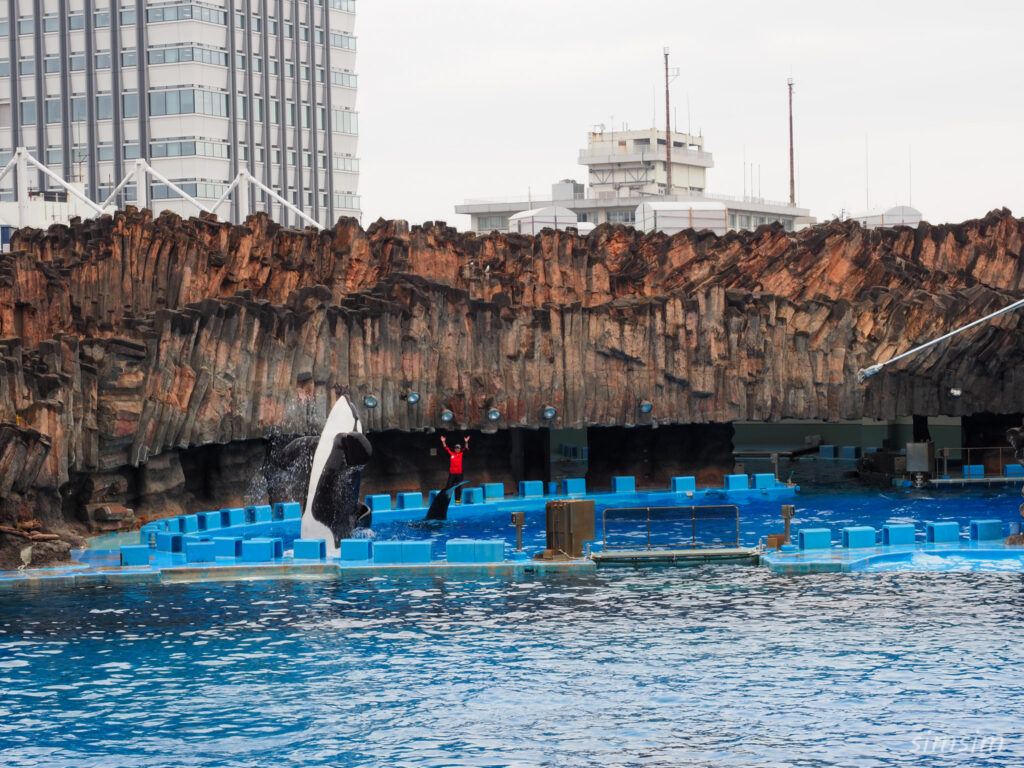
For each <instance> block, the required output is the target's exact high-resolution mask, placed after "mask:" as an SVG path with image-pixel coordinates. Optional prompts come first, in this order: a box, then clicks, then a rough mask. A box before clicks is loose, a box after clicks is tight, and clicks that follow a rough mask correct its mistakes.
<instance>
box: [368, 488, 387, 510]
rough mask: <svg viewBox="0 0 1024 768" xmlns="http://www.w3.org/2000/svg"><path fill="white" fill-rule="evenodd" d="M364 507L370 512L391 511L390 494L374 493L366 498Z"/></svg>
mask: <svg viewBox="0 0 1024 768" xmlns="http://www.w3.org/2000/svg"><path fill="white" fill-rule="evenodd" d="M366 506H368V507H369V508H370V511H371V512H386V511H387V510H389V509H391V494H389V493H375V494H373V495H372V496H367V497H366Z"/></svg>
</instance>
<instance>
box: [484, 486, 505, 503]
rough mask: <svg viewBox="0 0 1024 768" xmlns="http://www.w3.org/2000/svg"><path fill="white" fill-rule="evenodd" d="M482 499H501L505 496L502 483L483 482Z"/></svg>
mask: <svg viewBox="0 0 1024 768" xmlns="http://www.w3.org/2000/svg"><path fill="white" fill-rule="evenodd" d="M483 489H484V501H493V500H495V499H497V500H499V501H500V500H501V499H504V498H505V486H504V484H503V483H484V485H483Z"/></svg>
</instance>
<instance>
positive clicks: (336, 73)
mask: <svg viewBox="0 0 1024 768" xmlns="http://www.w3.org/2000/svg"><path fill="white" fill-rule="evenodd" d="M356 82H357V81H356V75H353V74H352V73H351V72H341V71H340V70H337V69H332V70H331V85H340V86H342V87H344V88H355V87H356Z"/></svg>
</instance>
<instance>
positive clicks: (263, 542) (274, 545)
mask: <svg viewBox="0 0 1024 768" xmlns="http://www.w3.org/2000/svg"><path fill="white" fill-rule="evenodd" d="M268 509H269V507H268ZM282 557H284V542H283V541H281V539H246V540H245V541H243V542H242V560H244V561H245V562H247V563H260V562H264V561H267V560H280V559H281V558H282Z"/></svg>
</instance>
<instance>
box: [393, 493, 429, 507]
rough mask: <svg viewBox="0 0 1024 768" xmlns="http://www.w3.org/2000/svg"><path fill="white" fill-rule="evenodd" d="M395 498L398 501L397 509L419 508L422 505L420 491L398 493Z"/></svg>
mask: <svg viewBox="0 0 1024 768" xmlns="http://www.w3.org/2000/svg"><path fill="white" fill-rule="evenodd" d="M395 499H396V500H397V502H398V508H399V509H420V508H421V507H422V506H423V494H422V493H399V494H397V495H396V496H395ZM431 501H433V499H431Z"/></svg>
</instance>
